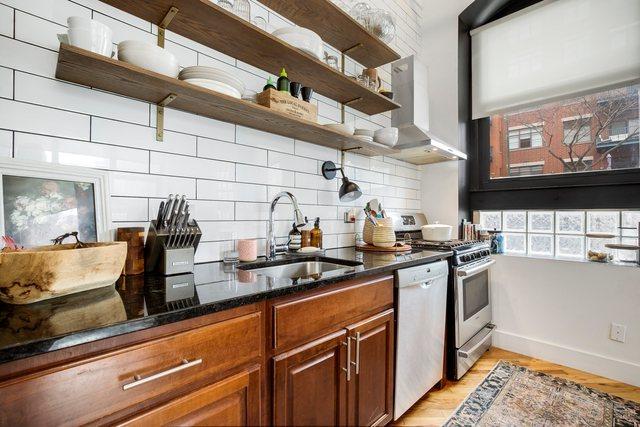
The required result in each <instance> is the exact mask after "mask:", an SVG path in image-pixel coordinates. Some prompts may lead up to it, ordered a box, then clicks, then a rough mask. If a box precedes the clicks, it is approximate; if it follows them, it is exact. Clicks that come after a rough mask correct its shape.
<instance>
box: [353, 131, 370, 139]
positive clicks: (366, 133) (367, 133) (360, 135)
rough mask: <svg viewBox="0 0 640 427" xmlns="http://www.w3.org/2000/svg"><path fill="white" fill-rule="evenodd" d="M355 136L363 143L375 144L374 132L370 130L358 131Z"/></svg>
mask: <svg viewBox="0 0 640 427" xmlns="http://www.w3.org/2000/svg"><path fill="white" fill-rule="evenodd" d="M353 136H355V137H356V138H358V139H359V140H361V141H365V142H373V131H372V130H369V129H356V130H355V131H354V135H353Z"/></svg>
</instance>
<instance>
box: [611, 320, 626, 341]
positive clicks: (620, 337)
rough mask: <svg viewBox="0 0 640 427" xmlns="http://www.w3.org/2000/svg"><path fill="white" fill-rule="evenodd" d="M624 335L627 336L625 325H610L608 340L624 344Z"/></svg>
mask: <svg viewBox="0 0 640 427" xmlns="http://www.w3.org/2000/svg"><path fill="white" fill-rule="evenodd" d="M626 334H627V326H626V325H619V324H617V323H611V331H610V332H609V339H612V340H613V341H619V342H624V336H625V335H626Z"/></svg>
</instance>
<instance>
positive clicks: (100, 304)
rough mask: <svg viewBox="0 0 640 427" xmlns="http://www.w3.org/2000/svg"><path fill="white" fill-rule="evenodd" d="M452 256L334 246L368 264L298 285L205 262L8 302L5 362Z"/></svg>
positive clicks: (330, 254) (1, 333)
mask: <svg viewBox="0 0 640 427" xmlns="http://www.w3.org/2000/svg"><path fill="white" fill-rule="evenodd" d="M449 256H451V252H434V251H414V252H413V253H410V254H404V255H403V254H394V253H390V254H386V253H372V252H369V253H362V252H358V251H356V250H355V249H354V248H344V249H331V250H327V251H326V252H325V255H324V257H326V258H334V259H339V260H343V261H349V262H351V263H352V264H356V263H361V264H359V265H356V266H345V268H342V269H339V270H334V271H329V272H325V273H320V274H317V275H314V276H312V277H308V278H305V279H295V280H294V279H285V278H278V279H275V278H272V277H266V276H262V275H259V274H256V273H254V272H251V271H250V270H242V269H238V268H236V266H232V265H225V264H223V263H221V262H215V263H204V264H197V265H196V266H195V270H194V273H190V274H181V275H175V276H166V277H165V276H151V275H139V276H127V277H125V276H122V277H120V279H118V281H117V282H116V283H114V284H113V285H111V286H107V287H104V288H101V289H96V290H93V291H87V292H82V293H79V294H75V295H69V296H65V297H60V298H54V299H51V300H47V301H43V302H40V303H35V304H29V305H7V304H1V303H0V363H5V362H9V361H13V360H17V359H21V358H25V357H30V356H35V355H38V354H43V353H47V352H50V351H54V350H60V349H64V348H67V347H71V346H74V345H78V344H84V343H88V342H91V341H96V340H100V339H104V338H109V337H113V336H116V335H121V334H125V333H129V332H135V331H139V330H143V329H147V328H152V327H155V326H161V325H164V324H168V323H173V322H178V321H181V320H185V319H189V318H193V317H197V316H202V315H205V314H210V313H214V312H217V311H221V310H226V309H229V308H234V307H238V306H241V305H245V304H251V303H254V302H257V301H261V300H264V299H267V298H273V297H277V296H282V295H287V294H291V293H295V292H301V291H305V290H308V289H314V288H318V287H321V286H326V285H329V284H332V283H336V282H340V281H343V280H348V279H353V278H357V277H362V276H367V275H375V274H381V273H390V272H392V271H394V270H397V269H399V268H406V267H410V266H413V265H419V264H424V263H427V262H433V261H437V260H439V259H445V258H447V257H449ZM311 258H312V259H313V257H311ZM281 259H288V258H285V257H282V256H280V257H278V260H281ZM301 259H302V258H301ZM304 259H308V258H307V257H305V258H304ZM259 263H260V261H258V262H257V264H259ZM263 263H264V261H263ZM254 264H256V263H254ZM240 267H241V268H243V265H241V266H240Z"/></svg>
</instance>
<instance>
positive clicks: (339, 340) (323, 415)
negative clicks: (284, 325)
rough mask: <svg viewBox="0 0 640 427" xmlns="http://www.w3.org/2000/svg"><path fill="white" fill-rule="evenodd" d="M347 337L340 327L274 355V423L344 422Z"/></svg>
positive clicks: (335, 423)
mask: <svg viewBox="0 0 640 427" xmlns="http://www.w3.org/2000/svg"><path fill="white" fill-rule="evenodd" d="M346 340H347V335H346V330H344V329H342V330H340V331H338V332H335V333H333V334H331V335H328V336H325V337H323V338H320V339H318V340H316V341H313V342H311V343H309V344H306V345H304V346H301V347H298V348H295V349H293V350H290V351H288V352H286V353H283V354H281V355H278V356H276V357H275V358H274V396H273V405H274V406H273V418H274V424H275V425H277V426H296V427H298V426H333V425H341V426H343V425H345V424H346V420H347V418H346V401H347V394H346V392H347V390H346V387H347V377H346V370H345V369H344V368H346V364H347V351H346V350H347V341H346Z"/></svg>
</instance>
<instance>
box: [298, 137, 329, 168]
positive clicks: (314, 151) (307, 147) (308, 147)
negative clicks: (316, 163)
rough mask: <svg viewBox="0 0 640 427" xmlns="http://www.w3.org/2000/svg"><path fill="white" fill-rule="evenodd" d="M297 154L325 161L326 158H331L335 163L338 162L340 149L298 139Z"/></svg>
mask: <svg viewBox="0 0 640 427" xmlns="http://www.w3.org/2000/svg"><path fill="white" fill-rule="evenodd" d="M296 156H302V157H310V158H312V159H317V160H321V161H323V162H324V161H326V160H331V161H332V162H334V163H337V162H338V150H336V149H335V148H329V147H323V146H322V145H316V144H311V143H309V142H304V141H298V140H296Z"/></svg>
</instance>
